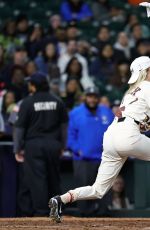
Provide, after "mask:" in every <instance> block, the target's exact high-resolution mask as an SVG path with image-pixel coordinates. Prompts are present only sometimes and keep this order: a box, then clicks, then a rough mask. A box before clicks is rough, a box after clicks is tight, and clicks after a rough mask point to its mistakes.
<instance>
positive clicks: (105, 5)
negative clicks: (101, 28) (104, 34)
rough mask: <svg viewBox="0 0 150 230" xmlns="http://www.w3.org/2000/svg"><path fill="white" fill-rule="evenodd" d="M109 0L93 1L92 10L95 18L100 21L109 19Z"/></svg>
mask: <svg viewBox="0 0 150 230" xmlns="http://www.w3.org/2000/svg"><path fill="white" fill-rule="evenodd" d="M109 9H110V6H109V2H108V0H95V1H93V3H92V11H93V16H94V19H96V20H97V21H99V22H102V23H103V22H104V21H105V20H109Z"/></svg>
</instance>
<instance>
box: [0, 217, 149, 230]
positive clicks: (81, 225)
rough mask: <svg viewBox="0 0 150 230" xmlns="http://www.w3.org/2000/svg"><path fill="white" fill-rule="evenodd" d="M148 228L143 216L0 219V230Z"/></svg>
mask: <svg viewBox="0 0 150 230" xmlns="http://www.w3.org/2000/svg"><path fill="white" fill-rule="evenodd" d="M8 229H10V230H72V229H73V230H108V229H109V230H122V229H123V230H128V229H130V230H135V229H140V230H150V219H145V218H143V219H142V218H141V219H140V218H131V219H129V218H113V219H112V218H74V217H64V218H63V222H62V223H60V224H55V223H52V222H51V221H50V220H49V218H20V219H0V230H8Z"/></svg>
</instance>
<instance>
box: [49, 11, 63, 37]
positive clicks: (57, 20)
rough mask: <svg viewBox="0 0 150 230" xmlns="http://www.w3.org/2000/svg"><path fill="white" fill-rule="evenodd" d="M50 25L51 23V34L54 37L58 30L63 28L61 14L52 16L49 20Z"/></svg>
mask: <svg viewBox="0 0 150 230" xmlns="http://www.w3.org/2000/svg"><path fill="white" fill-rule="evenodd" d="M49 23H50V28H49V33H51V34H53V35H54V33H55V31H56V29H58V28H59V27H60V26H62V19H61V16H60V15H59V14H54V15H52V16H51V17H50V19H49Z"/></svg>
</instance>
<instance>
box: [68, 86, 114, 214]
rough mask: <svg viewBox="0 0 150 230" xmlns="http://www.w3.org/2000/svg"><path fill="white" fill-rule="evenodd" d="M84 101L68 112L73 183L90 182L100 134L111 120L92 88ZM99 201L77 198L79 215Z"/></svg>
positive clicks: (99, 151)
mask: <svg viewBox="0 0 150 230" xmlns="http://www.w3.org/2000/svg"><path fill="white" fill-rule="evenodd" d="M85 95H86V96H85V103H83V104H81V105H80V106H78V107H76V108H74V109H73V110H72V111H71V112H70V119H69V129H68V148H69V149H70V150H71V151H72V152H73V160H74V176H75V181H76V182H77V184H76V186H85V185H87V184H91V185H92V184H93V182H94V180H95V177H96V174H97V171H98V167H99V163H100V160H101V154H102V148H103V146H102V143H103V135H104V132H105V131H106V129H107V128H108V126H109V125H110V124H111V122H112V121H113V118H114V115H113V113H112V111H111V109H109V108H108V107H105V106H102V105H99V92H98V90H97V89H96V88H95V87H91V88H88V89H87V90H86V92H85ZM98 202H99V201H82V202H81V201H80V202H79V204H78V207H79V210H80V213H81V215H82V214H83V213H84V214H85V215H86V216H88V215H92V214H94V212H95V211H96V210H97V209H98Z"/></svg>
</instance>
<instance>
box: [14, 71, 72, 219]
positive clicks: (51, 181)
mask: <svg viewBox="0 0 150 230" xmlns="http://www.w3.org/2000/svg"><path fill="white" fill-rule="evenodd" d="M28 88H29V91H30V93H31V94H32V95H30V96H28V97H27V98H25V99H24V100H23V102H22V104H21V106H20V110H19V113H18V119H17V122H16V129H15V133H16V134H15V138H14V139H15V140H14V150H15V157H16V160H17V161H18V162H23V166H24V167H23V168H24V177H25V178H24V182H25V183H26V186H28V189H29V193H28V196H30V197H31V204H32V216H46V215H48V213H49V210H48V207H47V206H48V205H47V204H48V198H49V196H53V195H56V194H57V193H60V178H59V156H60V154H61V151H62V150H63V147H64V146H63V145H64V144H65V136H66V135H65V130H67V120H68V118H67V113H66V110H65V108H64V105H63V103H62V102H61V100H59V99H58V98H57V97H55V96H54V95H52V94H51V93H50V92H49V85H48V81H47V78H46V76H45V75H44V74H43V73H40V72H36V73H35V74H33V75H32V76H31V77H29V78H28ZM21 187H22V186H21ZM23 200H26V199H22V201H23ZM20 207H21V208H20V209H22V210H21V211H22V213H23V215H24V216H25V215H26V216H28V213H30V214H29V215H31V209H30V210H27V204H26V203H23V202H22V204H20ZM24 207H25V209H26V210H24Z"/></svg>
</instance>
